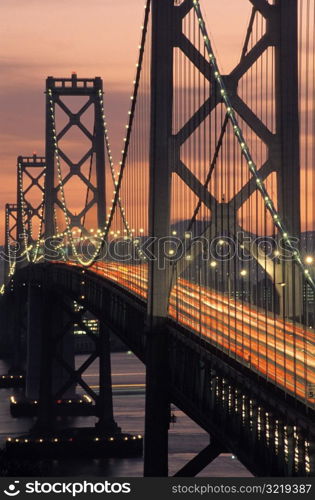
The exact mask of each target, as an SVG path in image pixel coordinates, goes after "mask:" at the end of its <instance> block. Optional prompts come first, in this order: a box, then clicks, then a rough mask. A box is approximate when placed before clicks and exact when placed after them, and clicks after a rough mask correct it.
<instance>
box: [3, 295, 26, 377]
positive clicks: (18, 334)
mask: <svg viewBox="0 0 315 500" xmlns="http://www.w3.org/2000/svg"><path fill="white" fill-rule="evenodd" d="M26 293H27V287H26V286H23V285H22V286H21V285H19V286H16V287H15V291H14V294H13V296H11V297H10V307H9V311H8V313H7V314H8V320H9V321H8V325H7V326H8V336H9V338H11V339H12V341H11V342H12V343H11V346H10V349H11V350H12V358H11V366H10V369H9V373H10V374H19V375H20V374H22V373H23V372H24V370H25V367H24V358H25V340H26V329H27V325H26V322H27V319H26V318H27V313H26V307H25V304H26Z"/></svg>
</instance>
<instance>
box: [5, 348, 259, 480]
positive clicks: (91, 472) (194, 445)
mask: <svg viewBox="0 0 315 500" xmlns="http://www.w3.org/2000/svg"><path fill="white" fill-rule="evenodd" d="M85 359H86V356H77V357H76V364H77V366H80V365H81V364H82V363H83V361H84V360H85ZM97 369H98V364H97V362H94V363H93V364H92V365H91V366H90V367H89V369H88V370H87V371H86V373H85V376H84V377H83V378H84V379H85V380H86V381H87V382H88V383H89V385H90V386H92V387H93V389H94V390H97V383H98V380H97ZM6 371H7V366H6V363H5V362H3V361H0V374H1V373H6ZM112 375H113V392H114V411H115V419H116V422H117V423H118V425H119V426H120V427H121V428H122V430H123V431H124V432H130V433H136V434H143V432H144V379H145V370H144V366H143V364H142V363H141V362H140V361H139V360H137V358H135V356H133V355H132V354H128V353H114V354H112ZM79 392H82V391H79ZM13 394H16V395H17V396H18V395H19V394H21V392H20V390H14V389H1V390H0V445H1V447H2V446H3V443H4V440H5V439H6V437H7V436H9V435H10V436H18V435H19V434H23V433H25V432H27V431H28V430H29V428H30V427H31V426H32V425H33V424H34V419H31V418H20V419H12V418H11V416H10V413H9V398H10V396H12V395H13ZM173 412H174V413H175V415H176V417H177V421H176V423H175V424H171V429H170V432H169V474H170V475H173V474H174V473H175V472H177V471H178V470H179V469H180V468H181V467H183V466H184V465H185V464H186V463H187V462H188V461H189V460H190V459H191V458H193V457H194V456H195V455H196V454H197V453H198V452H199V451H200V450H202V449H203V448H204V447H205V446H206V445H207V444H208V442H209V436H208V434H207V433H205V432H204V431H203V430H202V429H200V427H198V426H197V425H196V424H195V423H194V422H193V421H192V420H190V419H189V418H188V417H187V416H186V415H184V414H183V413H182V412H181V411H179V410H178V409H176V408H173ZM63 420H64V422H63V423H64V425H65V426H80V427H83V426H93V425H94V423H95V421H96V419H95V418H94V417H88V418H86V417H84V418H83V417H81V418H75V419H73V418H67V419H63ZM40 466H41V468H42V469H41V470H42V473H43V475H46V476H64V477H66V476H74V475H75V476H82V477H86V476H89V477H91V476H102V477H139V476H142V475H143V459H142V458H132V459H130V458H128V459H102V460H91V459H89V460H87V459H85V458H84V457H77V458H76V459H71V460H69V459H67V460H54V461H44V462H40ZM14 467H15V466H14ZM29 468H30V463H29V462H28V463H27V466H26V468H25V467H24V464H23V463H22V464H21V463H20V464H16V470H15V472H16V475H23V474H25V475H29V474H30V471H29ZM11 474H13V475H14V471H13V473H12V470H11ZM200 476H204V477H249V476H251V474H250V473H249V472H248V471H247V470H246V469H245V468H244V467H243V466H242V464H241V463H240V462H239V461H238V460H237V459H234V458H233V457H232V456H231V455H230V454H222V455H220V456H219V457H218V458H217V459H216V460H215V461H214V462H213V463H212V464H210V465H209V466H208V467H207V468H206V469H204V470H203V471H202V473H200Z"/></svg>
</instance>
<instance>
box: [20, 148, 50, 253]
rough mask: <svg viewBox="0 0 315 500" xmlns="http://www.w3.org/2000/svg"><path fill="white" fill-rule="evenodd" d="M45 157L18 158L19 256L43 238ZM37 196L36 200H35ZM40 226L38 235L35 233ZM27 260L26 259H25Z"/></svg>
mask: <svg viewBox="0 0 315 500" xmlns="http://www.w3.org/2000/svg"><path fill="white" fill-rule="evenodd" d="M45 169H46V159H45V157H44V156H37V154H36V153H34V154H33V155H32V156H18V158H17V241H18V243H19V256H21V255H20V254H21V252H23V251H24V252H25V251H26V248H25V246H28V245H32V244H34V243H35V242H36V241H37V240H38V239H40V238H41V236H42V234H41V232H42V222H43V211H44V179H45ZM35 196H36V198H35ZM34 226H38V228H39V229H38V234H35V233H34ZM25 259H26V257H25Z"/></svg>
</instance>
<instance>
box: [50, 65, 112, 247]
mask: <svg viewBox="0 0 315 500" xmlns="http://www.w3.org/2000/svg"><path fill="white" fill-rule="evenodd" d="M102 95H103V83H102V80H101V78H99V77H96V78H77V75H76V74H75V73H73V74H72V76H71V78H53V77H52V76H49V77H48V78H47V80H46V161H47V170H46V178H45V237H46V238H47V237H52V236H53V235H54V234H55V233H56V229H57V228H56V210H57V209H58V208H59V209H60V210H64V209H65V207H63V205H62V200H61V196H60V194H61V193H60V190H61V187H60V183H59V180H58V172H57V165H56V154H55V153H56V146H57V144H55V138H54V134H55V135H56V140H57V142H59V141H60V140H61V139H66V137H67V134H68V133H69V131H70V130H71V129H73V127H77V128H78V129H79V130H80V131H81V132H82V134H83V135H84V137H85V138H86V139H87V140H88V141H89V143H90V147H89V148H88V150H87V151H86V153H85V154H84V155H83V156H82V158H80V159H79V161H72V160H71V158H69V157H68V156H67V154H66V153H65V152H64V151H63V149H62V148H61V147H60V144H58V154H59V157H60V159H61V161H63V162H64V164H65V165H66V167H67V168H68V172H67V173H66V174H65V176H64V179H63V184H64V186H66V185H67V183H68V182H69V181H71V179H74V178H76V180H77V179H78V178H79V179H80V180H81V181H82V188H84V187H85V188H86V189H88V190H89V192H90V193H91V198H90V199H89V200H88V203H87V204H86V206H84V207H83V208H82V210H81V212H80V213H79V214H76V213H72V212H71V211H70V210H69V208H66V209H65V210H66V211H67V216H68V219H69V225H70V227H71V228H73V227H76V228H79V230H81V231H82V232H83V234H85V233H86V231H85V228H84V220H85V217H86V216H87V215H88V214H89V213H91V210H92V209H93V208H95V206H96V210H97V225H98V227H99V228H100V227H103V226H104V224H105V216H106V214H105V149H104V125H103V116H102V109H101V102H100V101H101V99H102ZM69 97H71V98H73V97H77V98H82V97H86V102H85V103H84V104H83V105H82V107H81V108H80V109H79V111H74V110H72V109H71V106H70V107H69V105H68V104H67V102H66V98H69ZM63 98H65V99H64V100H63ZM78 102H79V103H80V102H81V101H80V99H78ZM56 107H59V108H60V109H61V110H62V111H63V112H64V113H65V114H66V116H67V118H68V123H67V124H66V125H65V126H64V127H63V128H62V129H61V130H56V129H55V132H54V128H55V126H56V127H58V123H56V122H55V120H54V117H55V111H56ZM90 108H92V109H93V111H94V126H93V127H92V129H91V130H89V128H88V127H86V126H85V124H84V122H83V120H82V118H83V114H85V112H86V111H88V110H90ZM94 155H95V163H96V175H95V182H94V181H93V178H91V176H90V175H89V173H86V172H84V171H83V164H84V163H86V162H87V161H91V162H92V158H93V156H94Z"/></svg>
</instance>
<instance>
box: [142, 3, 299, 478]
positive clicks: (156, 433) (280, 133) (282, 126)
mask: <svg viewBox="0 0 315 500" xmlns="http://www.w3.org/2000/svg"><path fill="white" fill-rule="evenodd" d="M249 1H250V3H251V4H252V5H253V7H254V8H255V9H256V10H257V11H258V12H260V14H261V15H262V16H263V17H264V18H265V20H266V25H267V28H266V33H265V35H264V36H263V37H262V38H261V40H260V41H258V43H257V44H256V45H255V46H254V47H253V48H252V49H251V50H250V51H249V52H248V53H247V54H246V55H244V57H243V58H242V60H241V61H240V63H239V64H238V65H237V66H236V67H235V68H234V70H233V71H232V72H231V73H230V74H229V75H225V76H224V77H223V78H224V82H225V84H226V87H227V89H228V92H229V96H230V99H231V102H232V105H233V107H234V109H235V111H236V112H237V113H238V114H239V115H240V116H241V118H242V119H243V120H244V121H245V122H246V123H247V125H248V126H249V127H250V128H251V129H252V131H253V132H254V133H255V134H256V135H257V136H258V137H259V138H260V139H262V141H263V142H264V143H265V144H266V146H267V150H268V161H267V162H266V164H265V165H264V166H262V167H261V171H260V177H261V178H262V179H266V178H267V176H268V175H269V174H270V173H272V172H275V173H276V175H277V181H278V205H279V210H280V214H281V216H282V218H283V220H285V222H286V227H287V228H288V230H289V231H290V234H291V235H292V236H297V237H299V235H300V211H299V209H298V207H299V200H300V165H299V119H298V95H299V94H298V55H297V54H298V52H297V46H298V28H297V17H298V16H297V0H276V1H275V4H274V5H271V4H270V3H269V2H267V1H266V0H249ZM193 8H194V6H193V0H183V1H182V2H174V0H152V53H151V58H152V68H151V96H152V97H151V99H152V100H151V141H150V201H149V234H150V236H154V237H156V238H163V237H166V236H168V234H169V227H170V202H171V177H172V172H176V173H177V174H178V175H179V177H180V178H181V179H182V180H183V181H184V182H185V184H186V185H187V186H189V188H190V189H192V190H193V191H194V192H195V194H197V196H198V197H199V199H201V200H202V201H203V202H204V203H205V204H206V206H208V207H209V208H210V205H209V203H210V204H211V203H214V205H215V206H212V207H211V208H212V210H213V209H214V210H216V209H218V208H219V207H220V209H221V208H222V210H223V209H227V208H228V207H227V205H228V204H225V205H226V207H224V206H222V205H224V204H222V203H219V202H217V201H216V200H215V199H214V200H213V199H212V200H209V196H208V194H209V193H207V196H208V197H207V196H206V195H205V190H204V187H203V185H201V183H200V182H199V181H198V179H196V178H193V174H192V173H191V172H190V171H189V169H188V168H187V167H186V166H185V165H183V164H182V162H181V161H180V146H181V145H182V144H183V142H185V140H187V139H188V137H189V136H190V135H191V134H192V133H193V131H194V130H196V128H197V127H198V126H199V125H200V124H201V123H202V122H203V121H204V120H205V119H206V117H207V116H209V114H210V113H211V111H212V109H214V108H215V107H216V106H217V104H219V103H220V102H222V96H220V95H219V94H215V95H213V96H211V97H210V99H208V100H207V101H206V102H205V103H204V105H203V106H201V108H200V109H199V110H197V111H196V113H195V115H194V116H192V117H191V118H190V120H188V122H187V123H188V125H187V126H185V127H183V129H182V130H180V131H179V132H178V133H177V134H176V135H173V134H172V110H173V53H174V49H175V48H179V49H180V50H181V51H182V52H183V53H184V54H185V55H186V57H188V59H189V60H190V61H191V63H192V64H193V65H194V66H195V67H196V68H198V69H199V71H200V72H202V73H203V76H204V77H205V78H207V79H208V80H209V81H214V75H213V68H212V66H211V65H210V63H209V61H207V60H205V59H204V57H203V55H202V54H201V53H200V52H199V51H198V50H197V49H196V47H195V46H194V45H193V44H192V43H191V42H190V41H189V40H188V39H187V38H186V36H185V34H184V33H183V30H182V21H183V19H184V17H185V16H186V15H187V14H188V13H189V12H190V11H191V9H193ZM270 46H271V47H274V48H275V54H276V57H275V75H276V77H275V99H276V131H275V133H272V132H270V131H269V130H268V129H267V127H266V126H265V124H264V123H263V122H262V120H260V119H259V117H258V116H256V115H255V113H254V112H253V111H252V110H251V109H250V108H249V107H248V106H247V105H246V104H245V103H244V101H242V99H241V98H240V97H239V96H238V83H239V81H240V79H241V78H242V76H243V75H244V74H245V73H246V72H247V71H248V70H249V69H250V68H251V67H252V66H253V65H254V64H255V62H256V61H257V60H258V58H259V57H260V56H261V54H262V53H263V52H264V51H265V50H266V49H267V48H268V47H270ZM246 188H249V189H247V191H248V192H249V193H250V194H252V193H253V192H254V191H255V189H256V186H255V184H254V180H253V181H250V184H249V185H248V186H246ZM242 191H243V194H244V192H245V189H243V190H242ZM250 194H249V195H248V196H250ZM236 196H238V197H240V193H239V194H238V195H236ZM292 200H294V203H292ZM229 205H231V204H229ZM235 205H236V203H235V200H234V207H235ZM230 209H231V207H230ZM234 210H235V208H234ZM225 212H226V213H227V214H228V213H229V210H225ZM229 216H230V217H231V216H232V215H231V212H230V213H229ZM234 217H236V213H235V214H234ZM226 224H228V221H226ZM212 234H213V233H212ZM210 235H211V232H210V233H208V236H209V237H210ZM154 250H155V252H154V254H155V255H157V256H158V246H157V245H156V247H155V249H154ZM158 261H159V259H156V260H153V261H151V262H150V264H149V300H148V329H149V332H148V343H147V398H146V432H145V435H146V439H145V469H144V470H145V475H147V476H167V475H168V427H169V407H170V401H169V397H168V346H167V326H166V318H167V309H168V295H169V280H170V269H169V267H168V268H166V269H160V268H159V265H158ZM292 268H293V269H292ZM282 273H285V274H287V275H288V277H287V279H293V281H294V280H295V281H296V282H297V280H298V277H299V274H298V273H299V271H297V270H296V269H295V268H294V266H292V265H291V266H288V268H284V269H283V268H281V269H280V270H279V272H278V271H277V273H276V274H282ZM276 281H278V279H277V277H276ZM275 286H276V284H275ZM298 288H299V287H298V286H297V283H296V289H297V290H298ZM294 302H295V301H294V297H289V299H288V301H287V304H286V309H287V311H288V315H291V316H294V311H295V310H296V308H298V306H297V305H296V304H295V303H294ZM215 446H217V445H215ZM219 452H220V451H218V450H216V452H214V451H213V449H212V450H211V447H210V448H209V450H208V462H207V460H206V458H205V456H202V457H200V460H202V461H203V463H204V465H205V464H206V463H209V462H210V461H211V459H213V457H215V456H217V455H218V453H219Z"/></svg>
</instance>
